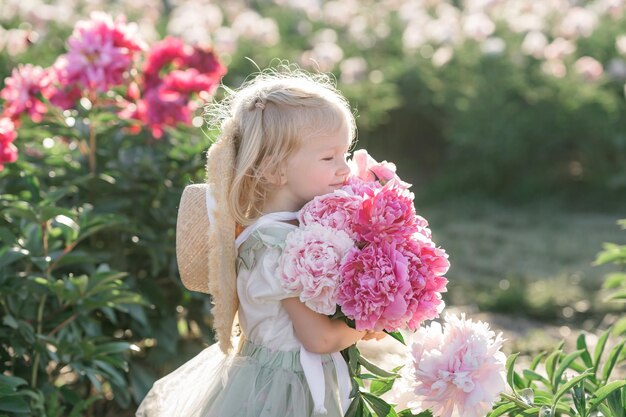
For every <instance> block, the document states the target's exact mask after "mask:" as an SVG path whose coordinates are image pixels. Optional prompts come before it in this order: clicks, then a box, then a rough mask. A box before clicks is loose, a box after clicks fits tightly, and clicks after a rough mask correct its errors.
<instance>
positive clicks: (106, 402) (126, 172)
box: [0, 97, 212, 416]
mask: <svg viewBox="0 0 626 417" xmlns="http://www.w3.org/2000/svg"><path fill="white" fill-rule="evenodd" d="M85 100H86V99H83V100H81V106H79V107H78V108H77V109H75V110H69V111H65V112H62V113H61V112H52V111H51V112H50V113H49V114H48V115H47V117H46V118H45V119H44V121H43V122H42V123H39V124H35V123H33V122H32V121H29V120H26V119H24V120H22V125H21V126H20V130H19V135H20V136H19V139H18V141H17V142H16V145H17V146H18V147H19V148H20V158H19V159H18V161H17V162H16V163H13V164H7V165H6V166H5V167H4V170H3V171H1V172H0V242H1V244H0V317H1V318H2V321H1V324H0V358H1V359H2V360H1V361H0V375H4V378H3V379H2V380H0V404H2V405H1V406H0V414H2V413H8V415H10V416H13V415H15V416H21V415H29V416H79V415H84V414H86V413H92V414H93V412H94V409H95V408H97V409H98V410H105V411H106V410H116V409H117V410H119V409H121V408H128V407H130V406H131V404H133V403H136V402H138V401H139V400H141V398H143V396H144V395H145V393H146V392H147V390H148V389H149V387H150V386H151V385H152V383H153V381H154V380H155V379H156V378H157V377H158V376H160V375H162V373H164V372H167V371H168V370H170V369H172V368H173V367H175V366H176V365H177V364H178V361H181V360H184V359H185V357H186V356H189V355H190V354H193V352H190V353H185V352H181V351H180V350H179V348H178V342H179V340H180V339H181V335H180V330H179V328H181V329H182V328H187V329H189V328H191V329H192V330H193V331H189V332H187V333H186V336H188V337H190V338H194V337H195V338H197V339H199V340H204V341H207V342H211V341H212V331H211V330H210V327H211V322H210V315H209V314H207V313H208V311H209V306H210V304H209V301H210V299H209V297H206V296H205V297H202V296H200V295H198V296H193V295H191V294H189V293H188V292H186V291H184V290H183V289H182V286H181V284H180V280H179V278H178V275H177V266H176V261H175V252H174V249H175V242H174V241H175V239H174V226H175V221H176V212H177V203H178V201H179V199H180V193H181V192H182V190H183V188H184V186H185V185H187V184H189V183H191V182H197V181H199V180H201V178H202V177H203V168H204V160H203V159H204V158H203V153H204V151H205V150H206V148H207V147H208V140H207V139H206V138H205V137H204V136H203V133H202V132H201V131H198V130H196V129H192V128H190V127H184V126H179V127H178V128H177V129H176V130H175V131H172V130H170V132H169V134H168V135H166V136H165V137H164V138H163V139H162V140H160V141H156V140H154V139H153V138H152V137H151V136H150V135H148V134H147V133H146V132H141V133H139V134H130V133H129V132H128V131H127V130H126V125H125V123H124V122H123V121H121V120H119V119H118V118H117V117H116V116H115V111H114V109H111V108H108V107H107V101H106V99H104V97H97V98H96V99H95V100H94V102H93V103H92V102H87V101H85ZM51 110H52V109H51ZM177 309H178V311H177ZM192 323H193V324H192ZM130 368H132V369H133V372H132V374H131V375H132V376H131V375H129V370H130Z"/></svg>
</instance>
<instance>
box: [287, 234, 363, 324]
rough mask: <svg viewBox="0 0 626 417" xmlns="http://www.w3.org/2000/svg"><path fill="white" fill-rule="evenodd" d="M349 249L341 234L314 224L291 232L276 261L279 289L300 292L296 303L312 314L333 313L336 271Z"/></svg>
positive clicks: (337, 275) (347, 241)
mask: <svg viewBox="0 0 626 417" xmlns="http://www.w3.org/2000/svg"><path fill="white" fill-rule="evenodd" d="M353 246H354V242H353V241H352V239H350V237H349V236H348V235H347V234H346V233H344V232H343V231H341V230H335V229H330V228H327V227H324V226H322V225H320V224H317V223H313V224H310V225H308V226H306V227H304V228H299V229H297V230H295V231H293V232H292V233H290V234H289V235H288V236H287V239H286V241H285V249H284V250H283V253H282V256H281V258H280V261H279V262H280V263H279V264H280V276H281V282H282V285H283V287H284V288H285V289H287V290H288V291H301V293H300V300H301V301H302V302H304V303H305V304H306V305H307V306H308V307H309V308H310V309H312V310H313V311H316V312H318V313H321V314H333V313H335V310H336V309H337V285H338V281H339V279H340V277H339V267H340V265H341V262H342V260H343V258H344V256H345V254H346V252H348V250H349V249H350V248H352V247H353Z"/></svg>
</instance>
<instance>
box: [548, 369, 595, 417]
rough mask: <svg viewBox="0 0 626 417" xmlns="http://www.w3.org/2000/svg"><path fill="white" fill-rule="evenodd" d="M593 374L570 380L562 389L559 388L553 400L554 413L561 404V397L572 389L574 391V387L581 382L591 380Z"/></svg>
mask: <svg viewBox="0 0 626 417" xmlns="http://www.w3.org/2000/svg"><path fill="white" fill-rule="evenodd" d="M592 375H593V374H592V373H590V372H589V373H585V374H582V375H578V376H576V377H574V378H572V379H570V380H569V381H567V382H566V383H565V384H563V386H562V387H561V388H559V390H558V391H557V393H556V394H555V395H554V399H553V400H552V413H553V414H554V410H555V409H556V406H557V404H558V402H559V400H560V399H561V397H562V396H563V395H565V393H567V392H568V391H569V390H570V389H572V387H574V385H576V384H578V383H579V382H580V381H582V380H584V379H586V378H589V377H590V376H592Z"/></svg>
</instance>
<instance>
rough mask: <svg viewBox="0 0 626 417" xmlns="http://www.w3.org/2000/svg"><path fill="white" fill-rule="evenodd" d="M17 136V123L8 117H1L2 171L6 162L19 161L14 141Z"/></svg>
mask: <svg viewBox="0 0 626 417" xmlns="http://www.w3.org/2000/svg"><path fill="white" fill-rule="evenodd" d="M15 138H17V132H16V131H15V124H14V123H13V121H12V120H11V119H9V118H8V117H0V171H2V169H3V168H4V164H7V163H12V162H15V161H17V148H16V147H15V145H13V141H14V140H15Z"/></svg>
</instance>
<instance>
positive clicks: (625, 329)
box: [612, 317, 626, 337]
mask: <svg viewBox="0 0 626 417" xmlns="http://www.w3.org/2000/svg"><path fill="white" fill-rule="evenodd" d="M612 333H613V335H614V336H618V337H619V336H622V335H624V334H625V333H626V317H622V318H621V319H619V320H617V322H615V324H613V330H612Z"/></svg>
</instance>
